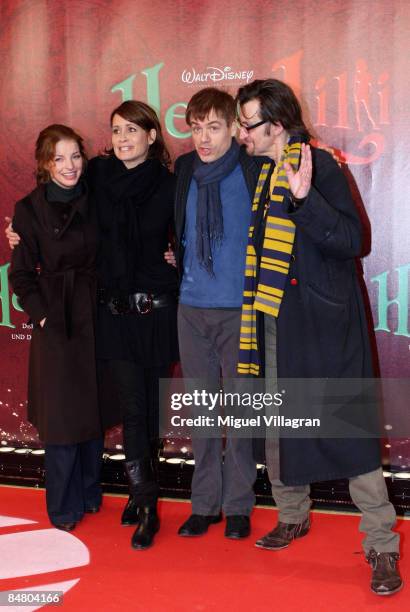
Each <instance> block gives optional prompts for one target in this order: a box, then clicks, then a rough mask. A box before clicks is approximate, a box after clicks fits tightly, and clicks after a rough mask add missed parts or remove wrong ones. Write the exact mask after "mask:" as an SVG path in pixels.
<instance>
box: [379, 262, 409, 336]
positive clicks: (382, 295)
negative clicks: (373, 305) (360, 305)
mask: <svg viewBox="0 0 410 612" xmlns="http://www.w3.org/2000/svg"><path fill="white" fill-rule="evenodd" d="M409 270H410V264H406V265H405V266H399V267H398V268H396V272H397V275H398V292H397V296H396V297H395V298H392V299H389V293H388V287H387V281H388V276H389V272H388V271H387V272H383V273H382V274H378V275H377V276H374V277H373V278H371V279H370V280H371V281H372V282H373V283H377V284H378V299H377V311H378V325H377V327H375V331H387V332H391V331H392V330H391V329H390V327H389V324H388V312H389V308H390V307H391V306H393V305H396V307H397V328H396V330H395V331H394V335H395V336H405V337H406V338H410V333H409V322H408V317H409Z"/></svg>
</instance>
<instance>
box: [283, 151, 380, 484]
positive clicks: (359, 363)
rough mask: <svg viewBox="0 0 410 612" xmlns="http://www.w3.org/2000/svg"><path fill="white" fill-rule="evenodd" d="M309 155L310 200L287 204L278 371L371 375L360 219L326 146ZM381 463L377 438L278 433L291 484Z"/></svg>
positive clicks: (329, 375)
mask: <svg viewBox="0 0 410 612" xmlns="http://www.w3.org/2000/svg"><path fill="white" fill-rule="evenodd" d="M312 155H313V168H314V170H313V181H312V187H311V189H310V191H309V194H308V197H307V200H306V201H305V202H304V204H303V205H302V206H301V207H300V208H298V209H296V210H295V211H293V209H291V208H289V209H288V212H289V216H290V218H291V219H292V221H293V222H294V223H295V225H296V237H295V243H294V248H293V255H292V261H291V265H290V270H289V274H288V277H287V282H286V286H285V293H284V298H283V301H282V305H281V308H280V312H279V317H278V320H277V369H278V377H280V378H295V377H297V378H315V377H317V378H371V377H372V376H373V375H374V373H373V366H372V353H371V347H370V341H369V331H368V321H367V318H366V312H365V307H364V300H363V294H362V290H361V288H360V286H359V282H358V276H357V271H356V265H355V258H357V257H359V256H360V253H361V249H362V226H361V222H360V219H359V215H358V212H357V209H356V206H355V204H354V202H353V199H352V196H351V193H350V189H349V186H348V183H347V180H346V178H345V176H344V174H343V172H342V170H341V169H340V168H339V166H338V164H337V163H336V161H335V160H334V159H333V158H332V156H331V155H330V154H329V153H327V152H326V151H323V150H321V149H314V148H312ZM284 205H285V206H287V207H289V202H285V203H284ZM357 409H358V410H360V407H358V408H357ZM309 416H310V415H309V406H306V417H309ZM380 464H381V456H380V443H379V440H378V439H377V438H373V439H365V438H356V439H345V438H341V439H339V438H333V439H320V438H316V439H291V438H282V439H281V440H280V478H281V480H282V481H283V482H284V483H285V484H288V485H300V484H307V483H310V482H314V481H323V480H332V479H337V478H349V477H353V476H356V475H359V474H364V473H366V472H370V471H373V470H375V469H377V468H378V467H380Z"/></svg>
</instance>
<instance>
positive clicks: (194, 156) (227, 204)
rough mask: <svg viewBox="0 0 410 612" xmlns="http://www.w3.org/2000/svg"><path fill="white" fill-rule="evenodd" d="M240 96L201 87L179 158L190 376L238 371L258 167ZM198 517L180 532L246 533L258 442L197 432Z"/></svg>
mask: <svg viewBox="0 0 410 612" xmlns="http://www.w3.org/2000/svg"><path fill="white" fill-rule="evenodd" d="M235 116H236V110H235V102H234V99H233V98H232V96H230V95H229V94H228V93H226V92H224V91H221V90H219V89H216V88H212V87H209V88H205V89H202V90H200V91H198V92H197V93H196V94H195V95H194V96H193V97H192V98H191V100H190V102H189V104H188V107H187V110H186V121H187V123H188V125H189V126H190V127H191V130H192V141H193V144H194V147H195V150H194V151H192V152H191V153H188V154H186V155H182V156H181V157H179V158H178V159H177V161H176V164H175V172H176V175H177V187H176V204H175V217H176V256H177V263H178V267H179V270H180V274H181V289H180V303H179V312H178V330H179V331H178V333H179V347H180V355H181V365H182V370H183V374H184V377H185V378H189V379H197V380H198V379H201V380H206V381H207V382H208V384H210V385H211V386H212V387H213V388H215V389H219V387H220V378H221V376H222V378H223V379H224V378H225V379H226V378H230V379H231V378H234V377H236V375H237V374H236V363H237V354H238V343H239V329H240V316H241V311H240V308H241V304H242V291H243V274H244V265H245V252H246V242H247V231H248V225H249V218H250V211H251V201H252V196H253V193H254V190H255V186H256V181H257V177H258V174H259V165H258V163H257V161H256V160H254V159H252V158H251V157H249V156H248V155H247V154H246V152H245V151H244V149H243V148H240V147H239V145H238V143H237V142H236V140H235V138H234V136H235V133H236V129H237V125H236V122H235ZM192 447H193V453H194V459H195V471H194V475H193V480H192V498H191V500H192V515H191V516H190V517H189V518H188V520H187V521H186V522H185V523H184V524H183V525H182V526H181V528H180V529H179V535H181V536H199V535H202V534H204V533H205V532H206V531H207V530H208V527H209V525H210V524H212V523H217V522H219V521H220V520H221V510H222V511H223V513H224V515H225V517H226V529H225V536H226V537H228V538H233V539H238V538H243V537H246V536H248V535H249V533H250V521H249V515H250V512H251V510H252V508H253V505H254V500H255V497H254V492H253V484H254V481H255V478H256V465H255V460H254V458H253V453H252V440H250V439H238V438H230V437H228V439H227V440H226V446H225V449H224V452H223V445H222V437H214V438H212V439H204V438H200V437H195V436H193V439H192Z"/></svg>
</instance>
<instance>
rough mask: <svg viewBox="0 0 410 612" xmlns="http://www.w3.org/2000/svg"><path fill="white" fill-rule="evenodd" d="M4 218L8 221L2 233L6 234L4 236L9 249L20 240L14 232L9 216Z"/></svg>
mask: <svg viewBox="0 0 410 612" xmlns="http://www.w3.org/2000/svg"><path fill="white" fill-rule="evenodd" d="M4 218H5V220H6V223H8V225H7V227H6V229H5V230H4V233H5V234H6V238H7V240H8V242H9V247H10V248H11V249H14V247H15V246H17V245H18V244H19V242H20V236H19V235H18V234H16V232H14V231H13V226H12V224H11V218H10V217H4Z"/></svg>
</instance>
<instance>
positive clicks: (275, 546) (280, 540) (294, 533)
mask: <svg viewBox="0 0 410 612" xmlns="http://www.w3.org/2000/svg"><path fill="white" fill-rule="evenodd" d="M309 529H310V521H309V517H308V518H307V519H306V520H305V521H303V523H281V522H279V523H278V524H277V525H276V527H275V529H273V530H272V531H270V532H269V533H267V534H266V535H265V536H263V538H260V540H257V541H256V543H255V546H257V547H258V548H265V549H266V550H280V549H281V548H286V547H287V546H289V544H290V543H291V542H292V540H295V539H296V538H302V537H303V536H305V535H306V534H307V533H308V532H309Z"/></svg>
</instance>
